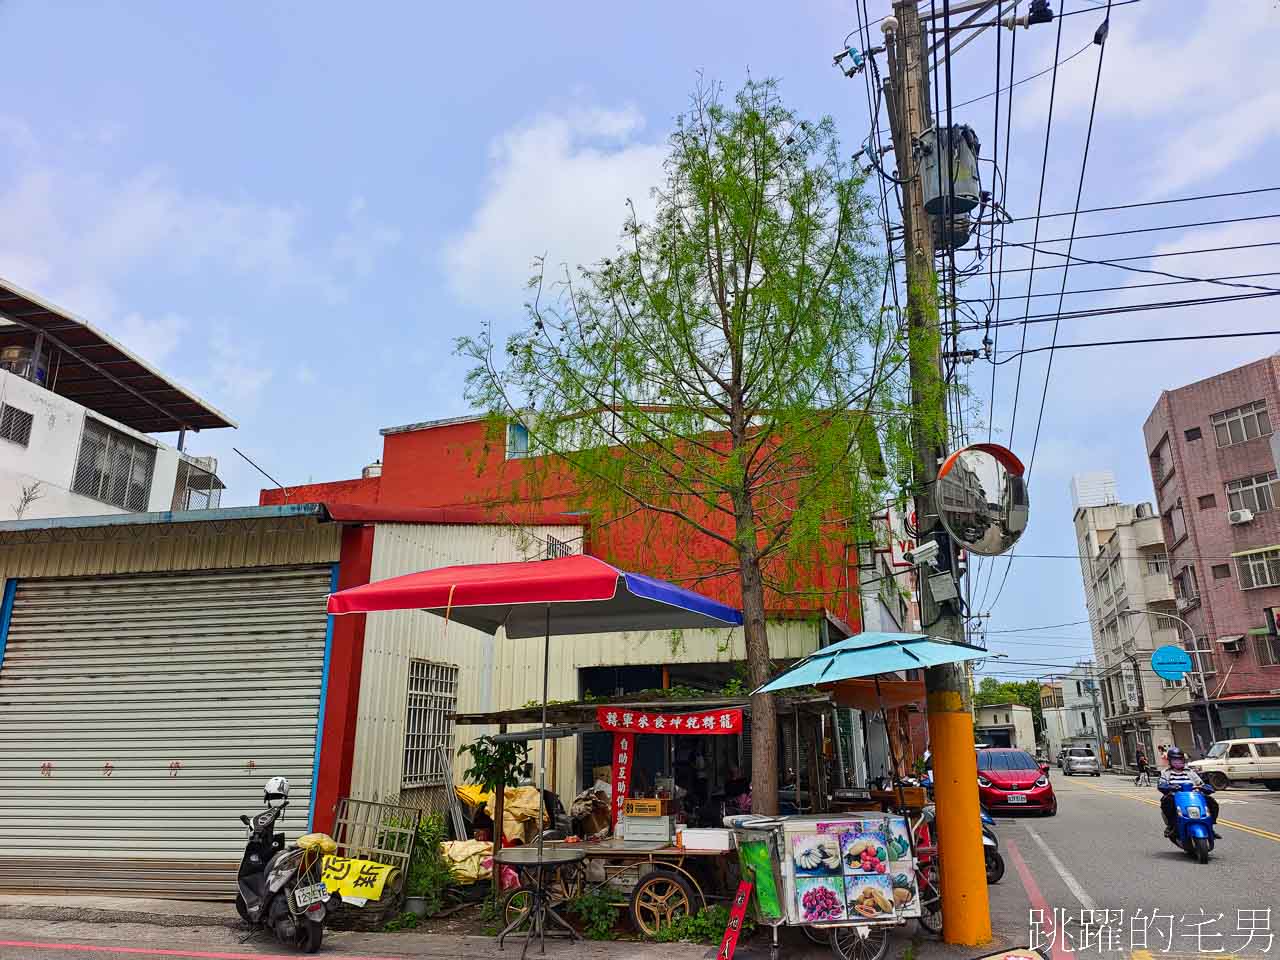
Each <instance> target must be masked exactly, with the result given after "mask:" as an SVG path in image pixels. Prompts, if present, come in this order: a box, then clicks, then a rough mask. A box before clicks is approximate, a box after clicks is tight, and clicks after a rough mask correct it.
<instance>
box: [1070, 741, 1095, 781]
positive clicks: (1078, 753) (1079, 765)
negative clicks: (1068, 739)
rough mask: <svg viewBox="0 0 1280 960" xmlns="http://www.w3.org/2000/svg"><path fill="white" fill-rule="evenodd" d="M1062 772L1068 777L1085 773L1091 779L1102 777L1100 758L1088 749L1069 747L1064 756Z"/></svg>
mask: <svg viewBox="0 0 1280 960" xmlns="http://www.w3.org/2000/svg"><path fill="white" fill-rule="evenodd" d="M1062 772H1063V773H1065V774H1066V775H1067V776H1068V777H1070V776H1074V775H1075V774H1077V773H1085V774H1088V775H1089V776H1091V777H1100V776H1102V770H1101V769H1100V768H1099V767H1098V758H1097V756H1095V755H1094V752H1093V751H1092V750H1090V749H1089V748H1088V747H1067V748H1066V750H1065V751H1064V752H1063V755H1062Z"/></svg>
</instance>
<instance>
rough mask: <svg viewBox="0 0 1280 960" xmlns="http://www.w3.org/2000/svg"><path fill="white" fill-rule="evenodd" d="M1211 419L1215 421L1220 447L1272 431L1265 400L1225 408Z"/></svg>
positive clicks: (1262, 435)
mask: <svg viewBox="0 0 1280 960" xmlns="http://www.w3.org/2000/svg"><path fill="white" fill-rule="evenodd" d="M1209 419H1210V420H1211V421H1212V422H1213V432H1214V433H1215V434H1217V437H1218V446H1220V447H1229V446H1231V445H1232V444H1233V443H1244V442H1245V441H1246V440H1254V439H1256V438H1258V437H1265V436H1266V435H1267V434H1269V433H1270V432H1271V419H1270V418H1269V417H1268V416H1267V401H1265V400H1255V401H1254V402H1253V403H1246V404H1245V405H1244V406H1242V407H1233V408H1232V409H1230V410H1223V411H1222V412H1221V413H1215V414H1214V415H1213V416H1212V417H1210V418H1209Z"/></svg>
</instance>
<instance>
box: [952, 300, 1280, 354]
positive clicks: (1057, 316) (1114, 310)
mask: <svg viewBox="0 0 1280 960" xmlns="http://www.w3.org/2000/svg"><path fill="white" fill-rule="evenodd" d="M1275 296H1280V290H1276V291H1263V292H1259V293H1233V294H1224V295H1222V296H1219V297H1192V298H1190V299H1184V300H1157V301H1154V302H1150V303H1122V304H1116V305H1114V306H1106V307H1091V308H1087V309H1083V310H1068V311H1066V312H1065V313H1033V314H1031V315H1030V316H1027V317H1010V318H1009V319H1008V320H1000V321H998V324H997V325H998V326H1000V327H1011V326H1017V325H1019V324H1028V323H1030V324H1035V323H1056V322H1057V321H1058V320H1087V319H1089V318H1091V317H1110V316H1115V315H1117V314H1121V313H1145V312H1147V311H1150V310H1169V309H1174V308H1177V307H1202V306H1206V305H1209V304H1218V303H1235V302H1236V301H1240V300H1259V299H1265V298H1268V297H1275ZM981 326H982V325H981V324H974V325H972V326H970V327H967V328H965V330H966V331H972V330H977V329H979V328H980V327H981ZM1010 352H1011V351H1010Z"/></svg>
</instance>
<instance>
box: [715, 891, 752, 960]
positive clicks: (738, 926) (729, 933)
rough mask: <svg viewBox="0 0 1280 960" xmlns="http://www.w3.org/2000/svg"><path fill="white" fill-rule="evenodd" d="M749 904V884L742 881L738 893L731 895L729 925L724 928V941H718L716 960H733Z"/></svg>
mask: <svg viewBox="0 0 1280 960" xmlns="http://www.w3.org/2000/svg"><path fill="white" fill-rule="evenodd" d="M750 902H751V882H750V881H749V880H743V881H742V882H741V883H740V884H738V892H737V893H735V894H734V895H733V908H732V909H731V910H730V911H729V925H728V926H727V927H725V928H724V939H722V940H721V941H720V951H719V952H718V953H717V954H716V960H733V951H734V950H736V949H737V947H738V934H740V933H741V932H742V923H743V921H744V920H745V919H746V917H747V904H749V903H750Z"/></svg>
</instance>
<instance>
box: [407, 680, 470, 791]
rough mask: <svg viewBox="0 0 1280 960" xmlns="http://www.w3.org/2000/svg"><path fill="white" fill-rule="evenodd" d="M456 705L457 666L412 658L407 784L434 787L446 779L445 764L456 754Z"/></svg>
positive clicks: (408, 710) (408, 716)
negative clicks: (454, 745) (454, 725)
mask: <svg viewBox="0 0 1280 960" xmlns="http://www.w3.org/2000/svg"><path fill="white" fill-rule="evenodd" d="M457 705H458V668H457V667H455V666H451V665H449V664H447V663H432V662H431V661H430V660H416V659H414V660H410V661H409V702H408V708H407V712H406V714H405V722H404V777H403V785H404V786H406V787H435V786H440V785H442V784H443V783H444V782H445V774H446V772H447V771H446V770H445V766H444V765H445V764H446V763H449V762H451V759H452V756H453V750H452V749H451V748H452V745H453V714H454V712H455V709H456V707H457ZM441 748H443V749H441Z"/></svg>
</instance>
